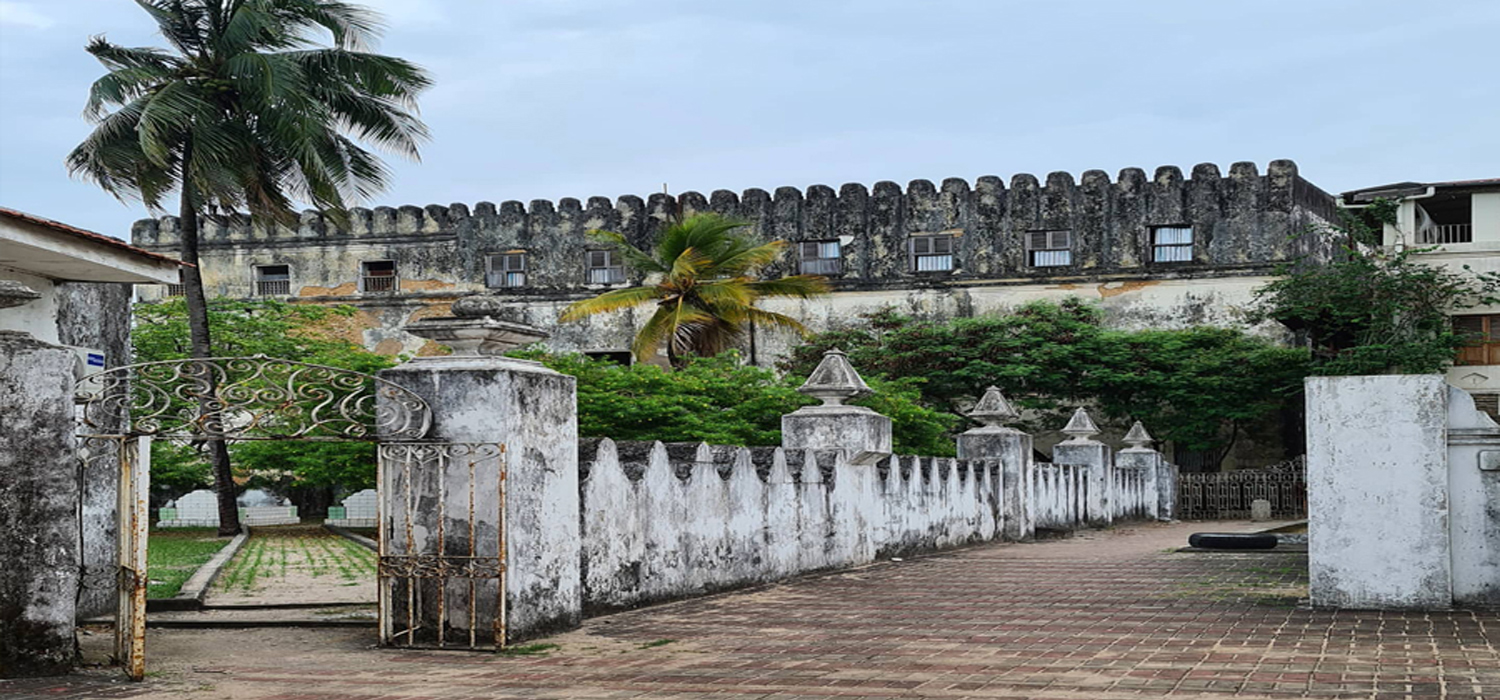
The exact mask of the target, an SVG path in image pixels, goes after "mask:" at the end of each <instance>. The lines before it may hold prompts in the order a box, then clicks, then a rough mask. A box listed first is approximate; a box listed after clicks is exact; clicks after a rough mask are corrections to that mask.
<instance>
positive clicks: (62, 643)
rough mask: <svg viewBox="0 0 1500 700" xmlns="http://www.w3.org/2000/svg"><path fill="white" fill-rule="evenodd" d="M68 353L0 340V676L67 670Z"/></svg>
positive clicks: (72, 479) (74, 534)
mask: <svg viewBox="0 0 1500 700" xmlns="http://www.w3.org/2000/svg"><path fill="white" fill-rule="evenodd" d="M73 365H74V356H73V353H72V351H70V350H67V349H65V348H61V347H58V346H55V345H50V344H47V343H43V342H41V341H38V340H36V339H35V338H33V337H31V336H30V335H29V334H26V333H21V332H16V331H0V417H3V418H0V445H3V448H0V533H4V534H3V536H0V676H5V677H13V676H30V675H55V674H59V673H65V672H66V671H67V670H68V669H69V668H70V667H71V666H72V662H73V620H74V615H75V612H74V611H75V606H76V598H77V595H78V566H77V562H78V518H77V517H76V515H75V509H76V508H77V507H78V496H79V494H78V482H77V477H76V472H77V468H76V459H75V457H74V439H73V402H72V396H73Z"/></svg>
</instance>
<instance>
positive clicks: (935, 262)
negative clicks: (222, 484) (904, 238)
mask: <svg viewBox="0 0 1500 700" xmlns="http://www.w3.org/2000/svg"><path fill="white" fill-rule="evenodd" d="M909 245H910V246H911V269H912V270H913V271H914V272H947V271H950V270H952V269H953V236H950V235H938V236H912V237H911V238H910V239H909Z"/></svg>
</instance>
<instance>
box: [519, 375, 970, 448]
mask: <svg viewBox="0 0 1500 700" xmlns="http://www.w3.org/2000/svg"><path fill="white" fill-rule="evenodd" d="M516 354H517V355H518V356H521V357H527V358H530V359H537V360H541V361H542V362H543V363H545V364H546V365H547V366H548V367H551V368H552V369H555V370H557V371H559V372H562V373H564V374H570V375H573V376H574V377H577V378H578V429H579V433H580V434H581V435H584V436H586V437H608V438H613V439H615V440H661V441H664V442H697V441H702V442H707V443H710V444H715V445H779V444H781V417H782V416H783V415H785V414H787V413H791V412H792V411H795V410H797V409H798V408H800V407H802V406H806V405H810V404H814V403H817V401H816V400H814V399H811V398H809V397H807V396H804V395H802V394H800V393H798V392H797V390H796V387H797V386H798V385H799V384H800V383H801V381H800V379H798V378H796V377H786V378H778V377H777V376H776V375H775V373H773V372H771V371H770V370H766V369H761V368H758V367H750V366H746V365H743V364H741V363H740V358H739V356H738V353H736V352H734V351H730V352H726V353H724V354H722V355H719V356H717V357H711V358H704V357H694V358H690V359H688V360H687V361H686V362H685V364H684V365H683V367H682V368H681V369H678V370H676V371H668V370H666V369H664V368H662V367H658V366H656V365H649V364H636V365H632V366H629V367H624V366H621V365H617V364H614V363H612V362H606V361H600V360H591V359H589V358H586V357H584V356H582V355H575V354H557V355H549V354H547V353H545V352H544V351H540V350H526V351H522V352H519V353H516ZM870 387H871V388H872V389H873V390H874V391H875V394H874V395H873V396H871V397H869V398H866V399H863V400H860V401H855V402H853V403H856V404H859V405H863V406H868V407H870V408H873V409H875V410H876V411H879V412H881V413H883V414H885V415H887V416H890V418H891V422H892V431H893V440H894V443H895V444H894V447H895V449H896V450H897V451H898V452H901V453H903V454H921V455H933V456H946V455H952V454H953V450H954V445H953V441H952V440H951V439H950V438H949V433H951V432H952V430H953V429H954V428H955V427H956V426H957V425H958V424H959V423H961V422H962V419H960V418H959V417H958V416H954V415H951V414H946V413H942V412H940V411H935V410H933V409H930V408H927V407H924V406H922V405H921V404H920V403H919V402H918V399H919V397H920V391H919V390H918V389H917V388H916V386H915V382H913V381H899V382H895V381H881V380H879V379H876V380H872V381H871V382H870Z"/></svg>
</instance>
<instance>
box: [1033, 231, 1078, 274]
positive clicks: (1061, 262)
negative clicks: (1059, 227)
mask: <svg viewBox="0 0 1500 700" xmlns="http://www.w3.org/2000/svg"><path fill="white" fill-rule="evenodd" d="M1026 264H1027V265H1030V266H1031V267H1067V266H1069V265H1072V264H1073V232H1072V231H1027V232H1026Z"/></svg>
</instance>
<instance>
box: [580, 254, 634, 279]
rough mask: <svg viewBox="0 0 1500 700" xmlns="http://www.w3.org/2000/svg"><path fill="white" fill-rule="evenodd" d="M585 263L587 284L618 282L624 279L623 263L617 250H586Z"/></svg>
mask: <svg viewBox="0 0 1500 700" xmlns="http://www.w3.org/2000/svg"><path fill="white" fill-rule="evenodd" d="M586 264H587V268H588V281H589V284H620V283H622V282H624V281H625V265H624V263H623V262H622V261H621V259H620V254H619V252H617V251H614V250H591V251H588V257H587V260H586Z"/></svg>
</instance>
